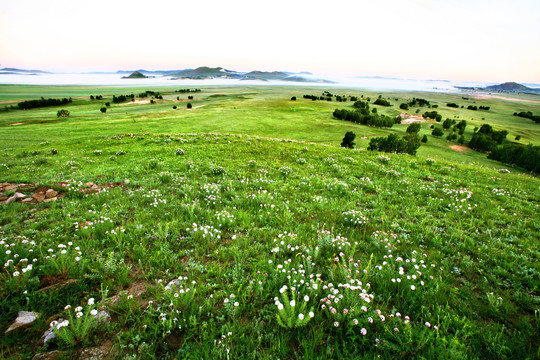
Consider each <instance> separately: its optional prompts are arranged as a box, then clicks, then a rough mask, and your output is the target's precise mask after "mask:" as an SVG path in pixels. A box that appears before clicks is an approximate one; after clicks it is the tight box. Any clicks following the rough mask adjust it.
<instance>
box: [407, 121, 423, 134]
mask: <svg viewBox="0 0 540 360" xmlns="http://www.w3.org/2000/svg"><path fill="white" fill-rule="evenodd" d="M421 127H422V125H421V124H420V123H412V124H410V125H409V126H407V134H417V133H418V132H419V131H420V128H421Z"/></svg>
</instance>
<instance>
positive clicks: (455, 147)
mask: <svg viewBox="0 0 540 360" xmlns="http://www.w3.org/2000/svg"><path fill="white" fill-rule="evenodd" d="M450 149H452V150H455V151H457V152H460V153H464V152H467V151H469V148H468V147H466V146H461V145H452V146H450Z"/></svg>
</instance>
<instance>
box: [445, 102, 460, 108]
mask: <svg viewBox="0 0 540 360" xmlns="http://www.w3.org/2000/svg"><path fill="white" fill-rule="evenodd" d="M446 106H448V107H451V108H458V107H459V105H458V104H456V103H448V104H446Z"/></svg>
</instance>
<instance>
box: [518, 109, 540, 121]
mask: <svg viewBox="0 0 540 360" xmlns="http://www.w3.org/2000/svg"><path fill="white" fill-rule="evenodd" d="M514 116H519V117H522V118H525V119H531V120H532V121H534V122H535V123H537V124H538V123H540V115H533V113H532V112H530V111H520V112H515V113H514Z"/></svg>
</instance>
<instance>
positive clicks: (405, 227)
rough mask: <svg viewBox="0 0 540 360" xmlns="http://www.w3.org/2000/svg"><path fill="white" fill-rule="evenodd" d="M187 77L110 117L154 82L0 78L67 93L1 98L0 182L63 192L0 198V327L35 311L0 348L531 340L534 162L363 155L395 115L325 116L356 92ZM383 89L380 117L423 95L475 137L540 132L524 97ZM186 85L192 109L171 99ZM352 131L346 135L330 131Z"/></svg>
mask: <svg viewBox="0 0 540 360" xmlns="http://www.w3.org/2000/svg"><path fill="white" fill-rule="evenodd" d="M201 89H202V91H201V92H200V93H192V94H177V93H174V88H170V89H160V91H161V93H162V95H163V97H164V100H158V101H157V103H156V104H131V105H116V104H111V107H110V108H109V110H108V111H107V112H106V113H104V114H103V113H101V112H100V111H99V109H100V107H102V106H103V104H104V103H105V102H107V101H111V98H110V97H111V96H112V95H113V94H116V95H120V94H129V93H131V92H134V93H135V94H137V93H138V92H142V91H144V90H149V89H148V88H144V89H143V88H140V89H127V88H112V87H107V88H92V87H87V88H83V87H31V86H0V101H13V100H24V99H31V98H39V97H41V96H43V97H67V96H71V97H73V102H72V103H71V104H69V105H67V106H64V107H63V108H65V109H67V110H69V111H70V113H71V115H70V116H69V117H68V118H66V119H59V118H58V117H57V116H56V112H57V111H58V110H59V109H60V108H41V109H33V110H27V111H22V110H9V111H3V112H0V139H2V140H1V142H0V154H1V159H2V160H0V182H6V183H13V184H20V183H26V184H29V185H28V186H27V187H25V188H23V189H21V190H19V191H21V192H22V193H24V194H26V195H31V194H33V193H35V192H37V191H38V190H39V189H45V188H52V189H54V190H56V191H58V192H59V194H60V197H61V198H59V199H58V200H56V201H51V202H46V203H45V202H44V203H38V204H23V203H19V202H16V203H12V204H9V205H0V231H1V232H2V234H1V235H0V239H1V240H0V245H1V246H2V252H0V261H1V263H2V264H3V266H4V267H3V271H2V273H0V327H1V329H0V330H2V331H4V332H5V330H6V329H7V328H8V326H9V325H10V324H11V323H12V322H13V321H14V319H15V318H16V317H17V313H18V312H19V311H21V310H24V311H35V312H38V313H40V317H39V318H38V320H37V321H36V322H34V323H33V324H32V325H31V326H29V327H27V328H24V329H18V330H15V331H13V332H11V333H8V334H6V335H4V336H3V337H2V338H1V339H0V358H13V359H26V358H31V357H32V356H33V355H34V354H36V353H45V352H50V351H54V350H58V351H60V353H59V356H60V357H63V358H76V357H78V356H79V355H80V354H81V352H82V351H83V350H84V349H88V348H90V347H94V348H99V349H100V350H101V351H103V352H105V353H106V354H107V355H106V358H113V359H116V358H118V359H128V358H130V359H134V358H142V359H151V358H170V359H173V358H176V359H178V358H186V359H200V358H205V359H276V358H281V359H345V358H346V359H373V358H384V359H390V358H419V359H421V358H425V359H435V358H440V359H484V358H488V359H491V358H509V359H510V358H512V359H534V358H537V357H538V356H539V355H540V348H539V345H538V344H539V343H540V337H539V329H540V310H539V309H540V292H539V284H540V280H539V274H540V266H539V264H540V262H539V256H540V249H539V242H538V239H539V235H540V217H539V216H538V213H539V205H540V193H539V189H540V187H539V181H538V178H536V177H533V176H530V175H528V174H523V173H521V172H520V171H519V170H517V169H510V172H508V171H506V170H501V169H503V168H505V166H504V165H503V164H500V163H497V162H493V161H490V160H487V159H486V158H485V157H486V155H485V154H481V153H478V152H474V151H471V150H465V151H464V152H458V151H455V150H453V149H452V148H450V146H452V145H456V144H457V143H454V142H448V141H446V140H445V139H444V138H443V139H436V138H434V137H433V136H431V135H428V138H429V140H428V143H427V144H423V145H422V147H421V148H420V149H419V152H418V154H417V156H409V155H396V154H382V153H377V152H371V151H367V150H365V148H366V147H367V143H368V141H369V140H368V139H358V138H359V137H364V136H367V137H370V136H378V135H386V134H390V133H398V134H404V133H405V129H406V127H407V125H394V127H392V128H391V129H379V128H371V127H367V126H362V125H356V124H352V123H347V122H343V121H339V120H335V119H333V118H332V112H333V110H334V109H335V108H348V107H350V106H351V105H352V103H351V102H348V103H337V102H335V101H333V102H326V101H311V100H305V99H302V95H303V94H314V95H319V94H320V92H322V90H323V89H322V88H307V87H306V88H304V87H271V86H265V87H257V86H242V87H217V86H213V87H211V86H209V87H203V88H201ZM325 90H330V91H331V92H333V93H335V94H343V95H345V94H347V95H355V96H359V95H364V96H365V97H367V96H370V97H371V99H372V100H374V99H375V98H376V97H377V96H378V95H379V93H377V92H372V91H371V92H368V91H360V90H353V89H343V90H339V89H326V88H325ZM167 91H168V92H167ZM90 94H93V95H97V94H103V95H104V96H105V98H104V99H103V100H102V101H95V100H94V101H93V102H91V100H89V99H88V96H89V95H90ZM381 94H382V95H383V96H384V97H385V98H388V99H389V100H390V102H391V103H393V105H394V106H392V107H391V108H382V107H377V108H378V110H379V112H380V113H384V114H388V115H390V116H395V115H396V114H398V113H400V111H399V108H398V106H399V104H400V103H401V102H405V101H407V100H408V99H410V98H412V97H420V98H425V99H428V100H430V101H431V102H432V103H436V104H438V105H439V108H438V109H437V110H438V111H439V113H442V114H443V119H445V118H446V117H449V118H454V117H459V119H460V120H463V119H465V120H467V122H468V123H469V125H468V127H467V132H466V137H467V138H470V136H471V134H472V131H473V130H472V128H473V127H474V126H478V127H479V126H481V124H483V123H489V124H491V125H492V126H493V127H494V128H496V129H497V130H503V129H507V130H509V133H510V135H509V136H508V138H509V139H510V140H513V139H514V137H515V136H516V135H521V136H522V138H521V140H520V142H521V143H525V144H526V143H532V144H539V143H540V136H539V135H540V134H539V132H538V130H537V127H538V125H537V124H534V122H532V121H530V120H528V119H522V118H518V117H513V116H512V113H513V112H515V111H532V112H533V113H538V112H540V111H538V103H535V102H523V101H509V100H505V99H497V98H491V99H482V100H474V102H475V104H476V105H484V106H490V107H491V110H490V111H487V112H481V111H471V110H466V109H451V108H447V107H446V106H445V104H446V103H447V102H456V103H459V104H463V105H467V104H468V102H466V101H465V100H461V95H459V96H458V95H453V94H435V93H404V92H395V93H388V92H386V93H381ZM188 95H193V96H194V100H193V101H190V102H191V103H192V104H193V106H194V109H191V110H185V105H186V103H187V101H180V102H176V96H180V98H181V99H182V98H183V99H185V98H186V97H187V96H188ZM291 96H296V97H297V98H298V100H297V101H290V98H291ZM456 96H457V97H456ZM80 97H82V98H80ZM512 97H514V96H512ZM519 97H520V98H521V99H524V100H532V101H537V100H535V99H536V98H535V97H530V98H529V97H527V96H525V95H519ZM396 99H398V100H396ZM469 101H470V102H471V103H472V102H473V100H469ZM2 105H4V104H2ZM173 105H176V106H178V108H177V109H176V110H173V109H172V106H173ZM201 105H204V106H202V107H199V106H201ZM427 110H428V109H427V108H425V107H424V108H421V113H423V112H424V111H427ZM415 111H416V108H413V109H412V111H410V112H411V113H415ZM482 117H484V120H482ZM16 123H22V124H20V125H11V124H16ZM431 123H432V122H428V124H431ZM346 131H354V132H355V133H356V134H357V144H358V147H359V149H354V150H350V149H342V148H340V147H339V143H340V142H341V139H342V138H343V135H344V133H345V132H346ZM430 133H431V130H430V129H429V128H428V126H427V125H426V124H423V128H422V130H421V135H423V134H430ZM13 193H14V190H10V191H6V194H7V195H13ZM34 259H35V260H34ZM29 264H31V265H32V266H30V267H29ZM90 299H94V300H90ZM68 305H69V306H68ZM78 306H80V307H81V309H80V310H75V308H76V307H78ZM93 310H96V311H98V310H103V311H106V312H107V313H108V314H109V315H110V319H109V320H108V321H99V320H98V318H97V317H95V316H94V315H93V314H94V312H92V311H93ZM77 312H80V313H81V315H80V316H79V317H78V315H76V313H77ZM63 320H68V321H69V324H66V323H63V322H62V321H63ZM54 321H57V322H58V323H56V324H55V323H53V322H54ZM51 323H53V325H54V326H53V328H54V330H53V332H54V333H55V335H56V338H55V339H54V340H52V341H50V342H48V344H47V346H43V344H42V342H40V338H41V337H42V335H43V334H44V332H45V331H46V330H47V329H49V328H50V327H51ZM59 324H64V325H66V326H64V327H61V326H60V328H58V325H59ZM96 351H97V350H96Z"/></svg>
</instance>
